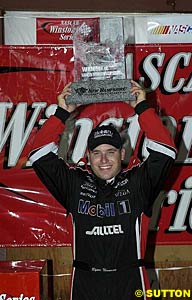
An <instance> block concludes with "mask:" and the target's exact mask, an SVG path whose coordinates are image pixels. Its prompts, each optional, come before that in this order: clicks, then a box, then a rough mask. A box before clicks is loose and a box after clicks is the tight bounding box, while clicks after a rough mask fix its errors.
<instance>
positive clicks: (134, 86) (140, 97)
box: [126, 80, 146, 108]
mask: <svg viewBox="0 0 192 300" xmlns="http://www.w3.org/2000/svg"><path fill="white" fill-rule="evenodd" d="M130 92H131V95H135V96H136V100H133V101H126V103H128V104H129V105H130V106H132V107H133V108H135V106H136V105H137V104H138V103H140V102H142V101H144V100H146V92H145V89H144V88H143V87H142V86H141V85H140V84H139V83H137V82H136V81H134V80H131V89H130Z"/></svg>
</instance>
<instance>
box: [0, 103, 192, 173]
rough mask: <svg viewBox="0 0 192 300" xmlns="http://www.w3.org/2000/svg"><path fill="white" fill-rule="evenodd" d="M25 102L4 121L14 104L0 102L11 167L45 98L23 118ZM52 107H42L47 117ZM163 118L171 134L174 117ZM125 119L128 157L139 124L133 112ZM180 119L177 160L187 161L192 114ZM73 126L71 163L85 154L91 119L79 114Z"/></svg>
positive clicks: (0, 139)
mask: <svg viewBox="0 0 192 300" xmlns="http://www.w3.org/2000/svg"><path fill="white" fill-rule="evenodd" d="M27 105H28V104H27V102H22V103H18V105H17V106H16V108H15V110H14V113H13V114H12V116H11V118H10V119H9V121H8V122H7V123H6V115H7V112H8V110H10V109H11V108H13V105H12V104H11V103H6V102H1V103H0V151H2V149H3V146H5V145H6V142H7V141H8V138H9V137H10V144H9V151H8V153H6V155H8V161H7V166H8V167H14V166H15V165H16V164H17V162H18V159H19V157H20V155H21V153H22V151H23V149H24V147H25V144H26V142H27V139H28V138H29V135H30V133H31V131H32V129H33V127H34V124H35V123H36V122H37V119H38V116H39V113H40V111H41V109H42V108H45V107H46V102H34V103H33V105H32V109H33V111H32V113H31V117H30V119H27V118H26V112H27ZM54 109H55V105H54V104H51V105H49V106H48V107H47V108H46V110H45V115H46V117H49V116H50V115H51V114H52V113H53V111H54ZM162 120H163V122H164V123H165V126H167V127H168V129H169V131H170V132H171V134H172V136H173V137H174V136H175V133H176V127H177V123H176V120H175V119H174V118H173V117H171V116H163V117H162ZM44 121H45V120H44V119H41V120H39V125H42V124H43V123H44ZM124 121H125V120H124V119H123V118H108V119H106V120H105V121H104V122H103V123H102V124H109V123H113V124H114V125H115V126H117V127H119V128H121V127H122V125H123V122H124ZM126 122H127V129H126V132H125V133H126V135H127V136H128V138H129V145H128V151H127V158H128V159H129V158H130V156H131V155H132V152H133V150H134V149H135V147H136V144H137V140H138V136H139V132H140V127H139V123H138V118H137V116H136V115H135V116H132V117H130V118H128V119H127V120H126ZM182 122H183V130H182V136H181V139H180V142H179V146H178V149H179V151H178V156H177V160H176V163H182V164H190V163H192V157H190V153H191V147H192V135H191V132H192V116H185V117H183V119H182ZM5 124H6V126H5ZM26 124H27V126H26ZM75 126H76V127H77V128H79V130H78V135H77V137H76V139H74V140H75V144H74V145H73V147H72V149H73V152H72V154H71V159H72V161H73V162H74V163H77V162H78V161H79V159H81V158H82V157H84V154H85V151H86V144H87V138H88V135H89V133H90V132H91V130H92V127H93V121H92V120H91V119H89V118H81V119H79V120H77V121H76V124H75ZM5 127H6V128H5ZM25 128H26V129H25ZM142 155H143V157H144V158H146V157H147V156H148V151H147V149H146V140H144V141H143V145H142Z"/></svg>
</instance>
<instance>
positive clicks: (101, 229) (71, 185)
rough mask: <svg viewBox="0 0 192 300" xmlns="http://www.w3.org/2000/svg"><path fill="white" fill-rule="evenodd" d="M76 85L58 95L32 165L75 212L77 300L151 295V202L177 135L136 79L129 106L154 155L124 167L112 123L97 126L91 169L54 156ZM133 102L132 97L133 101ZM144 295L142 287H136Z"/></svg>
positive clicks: (73, 288) (73, 290)
mask: <svg viewBox="0 0 192 300" xmlns="http://www.w3.org/2000/svg"><path fill="white" fill-rule="evenodd" d="M70 93H71V88H70V84H68V85H66V87H65V88H64V90H63V92H62V93H61V95H60V96H58V108H57V110H56V113H55V115H54V116H51V117H50V118H49V120H47V121H46V123H45V124H44V126H43V127H42V129H41V130H40V131H39V133H38V134H37V137H36V140H35V142H34V145H33V151H32V153H31V157H30V159H31V162H32V164H33V168H34V170H35V172H36V173H37V175H38V176H39V177H40V179H41V180H42V182H43V183H44V184H45V185H46V187H47V188H48V189H49V191H50V192H51V193H52V195H53V196H54V197H55V198H56V199H57V200H58V201H59V202H60V203H61V204H62V205H63V206H64V207H65V208H66V210H67V212H68V213H69V214H71V215H72V221H73V232H74V237H73V238H74V242H73V243H74V247H73V255H74V262H73V273H72V285H71V299H72V300H117V299H118V300H131V299H137V298H136V294H137V293H141V294H140V299H146V297H145V291H146V289H148V288H149V284H148V281H147V277H146V271H145V268H144V266H143V257H144V253H145V246H146V238H147V226H148V221H149V218H150V216H151V212H152V205H153V203H154V200H155V198H156V196H157V195H158V193H159V191H160V189H161V186H162V182H163V180H164V179H165V177H166V175H167V173H168V171H169V169H170V167H171V165H172V164H173V162H174V159H175V153H176V149H175V146H174V143H173V140H172V138H171V136H170V134H169V132H168V130H167V128H165V127H164V126H163V124H162V123H161V120H160V119H159V117H158V116H157V115H156V114H155V112H154V110H153V109H152V108H149V106H148V102H147V101H146V99H145V98H146V95H145V91H144V90H143V89H142V87H141V86H140V85H139V84H138V83H136V82H135V81H132V88H131V93H132V94H133V95H136V100H135V101H131V102H130V105H132V106H133V107H134V108H135V112H136V113H137V114H138V116H139V118H138V120H139V124H140V127H141V129H142V131H143V132H144V133H145V135H146V137H147V139H148V144H147V149H148V152H149V156H148V158H147V159H146V160H145V161H144V162H142V163H141V164H139V165H138V166H136V167H134V168H132V169H131V170H122V167H121V162H122V160H123V159H124V156H125V149H123V145H122V140H121V137H120V135H119V133H118V131H117V130H116V129H115V128H114V127H113V126H110V125H108V126H100V127H96V128H94V129H93V131H92V132H91V134H90V136H89V138H88V159H89V162H90V166H91V169H90V170H89V169H88V168H87V169H83V170H82V169H81V168H79V167H77V168H74V167H70V166H68V165H67V164H66V163H65V162H64V161H63V160H62V159H61V158H58V156H57V155H56V154H55V152H56V149H57V146H56V145H57V143H58V141H59V135H60V134H61V133H62V132H63V129H64V126H65V125H64V123H65V121H66V119H67V118H68V117H69V115H70V113H71V112H73V111H74V110H75V109H76V106H75V105H67V104H66V102H65V100H66V97H67V96H68V95H69V94H70ZM127 105H129V102H127ZM138 290H139V291H140V292H137V291H138Z"/></svg>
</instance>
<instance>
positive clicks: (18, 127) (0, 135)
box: [0, 102, 46, 167]
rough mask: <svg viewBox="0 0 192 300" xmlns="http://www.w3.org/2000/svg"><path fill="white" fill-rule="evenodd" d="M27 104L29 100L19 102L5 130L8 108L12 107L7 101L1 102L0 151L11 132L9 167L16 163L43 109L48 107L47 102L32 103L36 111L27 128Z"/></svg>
mask: <svg viewBox="0 0 192 300" xmlns="http://www.w3.org/2000/svg"><path fill="white" fill-rule="evenodd" d="M27 106H28V104H27V102H21V103H18V105H17V107H16V108H15V111H14V113H13V115H12V117H11V119H10V120H9V123H8V125H7V127H6V130H5V131H4V128H5V124H6V113H7V109H8V108H10V107H9V106H8V105H7V103H0V120H1V122H0V152H1V151H2V148H3V146H4V145H5V143H6V141H7V139H8V137H9V135H10V134H11V140H10V146H9V155H8V166H9V167H13V166H15V165H16V163H17V161H18V159H19V156H20V155H21V152H22V150H23V148H24V146H25V144H26V142H27V139H28V137H29V135H30V133H31V131H32V129H33V127H34V124H35V122H36V120H37V117H38V115H39V113H40V111H41V109H42V108H44V107H46V102H34V103H33V104H32V108H34V111H33V114H32V116H31V118H30V120H28V125H27V127H26V129H25V126H26V112H27ZM11 107H12V104H11ZM24 129H25V130H24Z"/></svg>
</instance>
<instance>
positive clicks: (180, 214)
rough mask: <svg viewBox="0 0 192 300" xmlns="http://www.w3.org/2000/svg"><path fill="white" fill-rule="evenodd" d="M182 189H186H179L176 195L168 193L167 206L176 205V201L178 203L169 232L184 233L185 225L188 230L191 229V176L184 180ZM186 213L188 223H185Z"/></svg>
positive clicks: (173, 192)
mask: <svg viewBox="0 0 192 300" xmlns="http://www.w3.org/2000/svg"><path fill="white" fill-rule="evenodd" d="M184 187H185V188H186V189H181V190H180V191H179V192H178V194H177V193H176V191H169V193H168V204H174V203H176V201H177V200H178V202H179V205H178V207H177V210H176V212H175V217H174V220H173V223H172V224H173V225H172V226H170V227H169V229H168V230H169V231H170V232H174V231H185V230H186V229H187V225H188V227H189V228H190V229H192V211H191V209H190V207H191V200H192V176H190V177H188V178H187V179H186V180H185V184H184ZM179 195H180V196H179ZM189 209H190V212H189ZM188 212H189V221H188V222H187V220H186V218H187V215H188ZM187 223H188V224H187Z"/></svg>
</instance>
